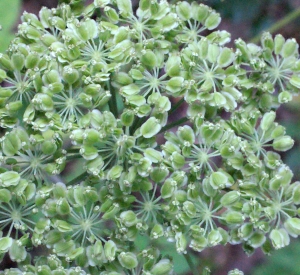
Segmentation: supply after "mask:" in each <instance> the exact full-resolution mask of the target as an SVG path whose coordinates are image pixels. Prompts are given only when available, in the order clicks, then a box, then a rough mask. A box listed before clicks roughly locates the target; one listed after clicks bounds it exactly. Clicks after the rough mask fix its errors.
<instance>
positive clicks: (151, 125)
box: [141, 117, 161, 138]
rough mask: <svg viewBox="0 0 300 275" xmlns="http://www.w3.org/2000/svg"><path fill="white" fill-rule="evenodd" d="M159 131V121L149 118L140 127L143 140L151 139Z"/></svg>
mask: <svg viewBox="0 0 300 275" xmlns="http://www.w3.org/2000/svg"><path fill="white" fill-rule="evenodd" d="M160 129H161V125H160V124H159V121H158V120H157V119H156V118H155V117H150V118H149V119H148V120H147V121H146V122H145V123H144V124H143V125H142V126H141V134H142V135H143V137H145V138H151V137H153V136H155V135H156V134H157V133H158V132H159V131H160Z"/></svg>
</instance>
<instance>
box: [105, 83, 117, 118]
mask: <svg viewBox="0 0 300 275" xmlns="http://www.w3.org/2000/svg"><path fill="white" fill-rule="evenodd" d="M106 85H107V89H108V90H109V91H110V93H111V99H110V101H109V102H108V106H109V109H110V111H111V112H112V113H113V114H114V116H115V118H118V116H119V111H118V105H117V97H116V91H115V89H114V88H113V87H111V85H110V82H109V81H107V82H106Z"/></svg>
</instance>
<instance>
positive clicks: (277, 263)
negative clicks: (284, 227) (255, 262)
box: [251, 241, 300, 275]
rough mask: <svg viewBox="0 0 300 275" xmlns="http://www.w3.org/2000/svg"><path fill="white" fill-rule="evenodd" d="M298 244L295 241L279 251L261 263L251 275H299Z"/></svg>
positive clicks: (299, 250) (299, 245) (299, 248)
mask: <svg viewBox="0 0 300 275" xmlns="http://www.w3.org/2000/svg"><path fill="white" fill-rule="evenodd" d="M299 255H300V243H299V241H295V242H294V243H292V244H291V245H289V246H288V247H286V248H284V249H280V250H278V251H276V252H274V253H273V254H272V256H270V257H269V258H268V261H267V262H263V263H262V264H261V265H260V266H258V267H257V269H256V270H255V271H254V272H253V273H251V275H274V274H276V275H299V274H300V266H299Z"/></svg>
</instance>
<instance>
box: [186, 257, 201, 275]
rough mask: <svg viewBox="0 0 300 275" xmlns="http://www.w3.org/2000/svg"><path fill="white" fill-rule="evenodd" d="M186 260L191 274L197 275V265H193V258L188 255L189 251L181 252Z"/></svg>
mask: <svg viewBox="0 0 300 275" xmlns="http://www.w3.org/2000/svg"><path fill="white" fill-rule="evenodd" d="M183 256H184V258H185V260H186V262H187V263H188V265H189V267H190V271H191V272H192V274H193V275H198V274H199V272H198V270H197V267H196V266H195V265H194V263H193V260H192V257H191V255H190V253H186V254H183Z"/></svg>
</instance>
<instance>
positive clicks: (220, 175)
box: [209, 172, 229, 189]
mask: <svg viewBox="0 0 300 275" xmlns="http://www.w3.org/2000/svg"><path fill="white" fill-rule="evenodd" d="M209 183H210V185H211V186H212V188H214V189H223V188H225V187H226V186H227V185H228V183H229V179H228V177H227V175H226V173H224V172H213V173H212V174H211V175H210V177H209Z"/></svg>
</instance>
